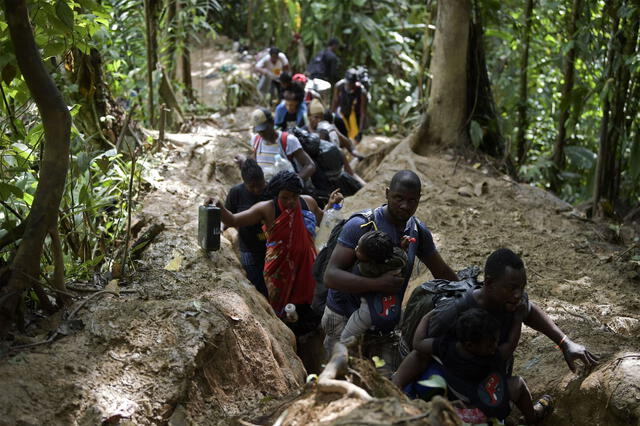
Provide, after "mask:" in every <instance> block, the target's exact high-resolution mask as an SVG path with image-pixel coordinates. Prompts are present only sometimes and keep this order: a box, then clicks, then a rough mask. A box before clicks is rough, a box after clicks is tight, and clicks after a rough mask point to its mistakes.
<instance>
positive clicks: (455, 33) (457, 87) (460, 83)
mask: <svg viewBox="0 0 640 426" xmlns="http://www.w3.org/2000/svg"><path fill="white" fill-rule="evenodd" d="M470 18H471V3H470V1H469V0H449V1H442V2H440V4H439V5H438V13H437V19H436V33H435V40H434V46H435V48H434V50H435V51H434V55H433V59H432V61H433V62H432V66H431V68H432V72H431V75H432V76H433V80H432V86H431V93H430V96H429V105H428V106H427V112H426V113H425V116H424V118H423V120H422V123H421V125H420V127H419V128H418V131H417V132H416V133H415V134H414V136H413V140H412V142H411V145H412V149H413V150H414V151H415V152H417V153H418V154H425V153H427V152H428V151H429V148H430V147H443V146H452V145H456V144H458V143H459V142H461V141H463V140H464V139H465V135H464V128H465V123H466V119H467V83H466V82H467V46H468V43H469V22H470Z"/></svg>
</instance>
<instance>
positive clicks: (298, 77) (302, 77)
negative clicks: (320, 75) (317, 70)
mask: <svg viewBox="0 0 640 426" xmlns="http://www.w3.org/2000/svg"><path fill="white" fill-rule="evenodd" d="M291 80H293V81H297V82H298V83H302V84H307V76H306V75H304V74H300V73H298V74H294V75H293V77H291Z"/></svg>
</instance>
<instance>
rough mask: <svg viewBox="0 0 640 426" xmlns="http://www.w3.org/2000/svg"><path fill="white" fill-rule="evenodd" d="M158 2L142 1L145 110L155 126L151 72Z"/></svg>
mask: <svg viewBox="0 0 640 426" xmlns="http://www.w3.org/2000/svg"><path fill="white" fill-rule="evenodd" d="M160 5H161V2H160V0H144V18H145V38H146V44H147V87H148V91H149V92H148V93H147V108H148V109H149V123H150V124H151V125H152V126H153V125H154V124H155V102H154V98H155V97H154V93H153V72H154V71H155V69H156V65H157V63H158V11H159V9H160Z"/></svg>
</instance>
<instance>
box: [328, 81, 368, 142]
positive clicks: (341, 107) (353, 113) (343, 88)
mask: <svg viewBox="0 0 640 426" xmlns="http://www.w3.org/2000/svg"><path fill="white" fill-rule="evenodd" d="M367 104H368V98H367V89H366V88H365V87H364V86H363V85H362V84H360V83H359V82H358V74H357V73H356V70H354V69H349V70H347V73H346V74H345V76H344V78H343V79H342V80H340V81H339V82H337V83H336V86H335V88H334V93H333V104H332V105H331V110H332V111H333V112H335V113H336V114H337V116H339V117H340V118H341V119H342V121H343V122H344V127H345V131H344V133H345V134H346V135H347V136H348V137H349V138H350V139H353V140H355V141H356V142H360V140H362V129H363V127H364V125H365V121H366V118H367ZM338 129H340V126H338ZM340 130H341V131H342V129H340Z"/></svg>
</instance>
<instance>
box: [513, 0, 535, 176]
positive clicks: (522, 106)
mask: <svg viewBox="0 0 640 426" xmlns="http://www.w3.org/2000/svg"><path fill="white" fill-rule="evenodd" d="M533 3H534V0H527V4H526V6H525V9H524V18H523V21H524V22H523V25H522V56H521V57H520V82H519V86H518V118H517V124H516V125H517V126H518V132H517V133H516V146H517V148H516V150H517V152H516V155H517V159H518V166H522V165H523V164H524V162H525V160H526V159H527V139H526V133H527V127H528V124H529V123H528V120H527V103H528V99H529V94H528V90H527V89H528V86H529V44H530V39H531V22H532V19H531V17H532V16H533Z"/></svg>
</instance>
